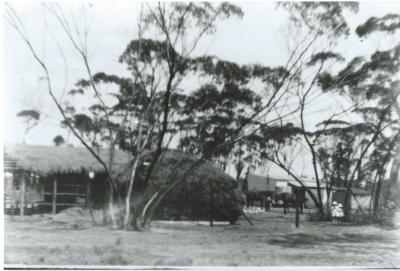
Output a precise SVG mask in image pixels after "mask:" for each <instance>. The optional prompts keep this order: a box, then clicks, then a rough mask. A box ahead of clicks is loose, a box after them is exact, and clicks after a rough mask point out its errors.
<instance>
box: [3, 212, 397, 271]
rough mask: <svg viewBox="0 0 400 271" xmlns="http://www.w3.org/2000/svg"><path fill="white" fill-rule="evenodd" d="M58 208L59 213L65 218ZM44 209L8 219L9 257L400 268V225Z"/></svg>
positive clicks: (41, 261)
mask: <svg viewBox="0 0 400 271" xmlns="http://www.w3.org/2000/svg"><path fill="white" fill-rule="evenodd" d="M60 215H62V214H59V215H57V216H59V217H61V216H60ZM57 216H55V217H54V219H52V220H49V219H43V217H39V216H31V217H25V218H20V217H15V218H14V220H13V221H11V219H10V217H6V218H5V220H6V221H5V264H6V266H13V265H20V264H22V265H139V266H143V265H152V266H153V265H156V266H159V265H162V266H165V265H168V266H171V265H172V266H182V265H192V266H204V265H213V266H288V265H291V266H311V265H319V266H368V267H371V266H373V267H400V231H399V230H387V229H383V228H379V227H376V226H362V227H358V226H350V225H345V224H342V225H337V224H332V223H328V222H322V223H321V222H319V223H315V222H306V221H304V220H305V218H304V217H302V223H301V226H300V228H298V229H296V228H295V227H294V214H293V213H291V214H289V215H286V216H284V215H283V214H282V213H281V212H280V210H273V211H272V212H269V213H258V214H248V216H249V217H250V218H251V219H252V221H253V223H254V226H253V227H252V226H250V225H249V224H248V223H247V222H246V221H245V220H243V219H241V220H240V221H239V222H238V224H237V225H233V226H231V225H222V224H218V225H216V226H214V227H213V228H211V227H209V226H208V225H207V224H206V223H196V222H153V224H152V228H151V230H150V231H149V232H140V233H139V232H126V231H120V230H111V229H108V228H103V227H94V226H91V225H90V223H85V221H84V220H82V221H75V222H71V221H68V222H67V221H63V220H62V219H58V220H57V219H56V218H57Z"/></svg>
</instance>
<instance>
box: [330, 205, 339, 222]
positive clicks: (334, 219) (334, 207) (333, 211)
mask: <svg viewBox="0 0 400 271" xmlns="http://www.w3.org/2000/svg"><path fill="white" fill-rule="evenodd" d="M331 217H332V222H333V223H336V222H337V221H338V204H337V202H336V201H334V202H332V208H331Z"/></svg>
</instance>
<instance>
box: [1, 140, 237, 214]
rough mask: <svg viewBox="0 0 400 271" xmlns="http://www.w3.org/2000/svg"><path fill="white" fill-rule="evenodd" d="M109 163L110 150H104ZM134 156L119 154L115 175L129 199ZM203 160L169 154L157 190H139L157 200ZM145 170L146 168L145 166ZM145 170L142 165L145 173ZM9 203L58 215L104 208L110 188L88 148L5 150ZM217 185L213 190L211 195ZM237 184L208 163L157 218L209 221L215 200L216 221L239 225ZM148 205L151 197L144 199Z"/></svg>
mask: <svg viewBox="0 0 400 271" xmlns="http://www.w3.org/2000/svg"><path fill="white" fill-rule="evenodd" d="M98 151H99V152H98V155H99V156H100V157H101V158H102V160H103V161H107V158H108V155H109V151H108V150H107V149H100V150H98ZM131 159H132V158H131V156H130V155H129V154H128V153H127V152H124V151H122V150H120V149H115V151H114V163H113V166H112V169H113V176H115V178H116V179H117V181H118V184H117V185H118V186H119V187H120V188H121V189H120V191H119V192H120V195H122V196H124V193H126V189H124V186H126V185H127V183H128V180H129V178H130V169H131V168H130V166H129V164H130V161H131ZM195 161H197V158H196V157H195V156H193V155H190V154H187V153H184V152H181V151H179V150H167V151H165V152H164V153H163V155H162V158H160V159H159V161H158V162H157V164H156V166H155V168H154V171H153V174H152V175H151V179H150V182H151V185H150V184H149V185H144V186H143V182H141V181H140V180H139V179H138V180H137V181H135V185H137V187H134V190H135V191H136V193H140V194H141V195H147V196H149V197H151V196H152V195H153V194H154V193H156V192H157V191H159V189H162V188H163V187H168V183H167V178H165V176H168V175H169V174H170V173H171V172H172V170H174V169H175V168H176V164H177V163H180V167H179V168H178V169H176V174H178V175H177V176H181V175H182V174H183V173H184V172H185V171H186V170H187V169H188V168H189V167H190V166H191V165H192V164H193V163H194V162H195ZM142 166H143V167H145V163H143V165H142ZM142 166H139V169H141V167H142ZM4 173H5V174H4V175H5V179H4V189H5V190H4V199H5V205H4V207H5V212H6V213H8V214H20V215H25V214H31V213H34V212H52V213H53V214H55V213H57V212H59V211H61V210H63V209H66V208H69V207H85V208H87V207H90V208H94V209H96V208H102V207H103V206H104V196H105V193H106V189H108V185H109V184H108V183H107V182H106V174H105V173H104V168H103V167H102V166H101V164H100V163H99V162H98V161H97V160H96V159H95V158H94V157H93V156H92V155H91V154H90V153H89V151H88V150H87V149H85V148H79V147H55V146H33V145H7V146H5V150H4ZM210 184H212V186H213V187H214V188H213V191H210ZM237 188H238V185H237V182H236V180H234V179H233V178H231V177H230V176H229V175H227V174H225V173H224V172H223V171H222V170H220V169H219V168H216V167H215V166H213V165H212V163H210V162H206V163H204V164H202V165H201V166H200V167H199V168H198V169H196V170H194V171H193V172H191V174H190V176H188V177H187V178H186V180H185V181H184V182H183V183H181V184H180V185H178V186H176V187H175V189H174V190H173V191H171V193H169V194H168V196H167V197H166V198H165V199H164V200H163V204H162V206H161V208H160V209H159V212H158V213H157V215H158V217H159V218H162V219H177V220H180V219H185V218H187V219H194V220H196V219H204V218H207V217H209V215H210V214H209V213H210V205H209V202H210V199H209V198H210V196H211V195H212V197H213V198H214V206H215V210H214V211H213V214H214V216H215V218H216V219H220V220H229V221H234V220H236V219H237V218H238V216H240V210H241V208H240V206H241V203H240V201H241V200H242V199H241V196H240V193H239V190H238V189H237ZM144 200H146V198H144Z"/></svg>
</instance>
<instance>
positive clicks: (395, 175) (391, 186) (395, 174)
mask: <svg viewBox="0 0 400 271" xmlns="http://www.w3.org/2000/svg"><path fill="white" fill-rule="evenodd" d="M399 174H400V144H397V146H396V152H395V155H394V157H393V162H392V168H391V169H390V175H389V181H388V184H387V194H386V197H385V202H386V203H388V202H389V201H392V202H394V204H395V206H396V207H397V208H400V199H399V196H400V180H399V178H400V176H399Z"/></svg>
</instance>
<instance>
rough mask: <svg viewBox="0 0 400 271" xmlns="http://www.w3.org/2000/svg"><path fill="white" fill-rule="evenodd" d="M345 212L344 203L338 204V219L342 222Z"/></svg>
mask: <svg viewBox="0 0 400 271" xmlns="http://www.w3.org/2000/svg"><path fill="white" fill-rule="evenodd" d="M343 217H344V213H343V205H342V204H341V203H339V204H338V207H337V221H338V222H339V223H340V222H342V221H343Z"/></svg>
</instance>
